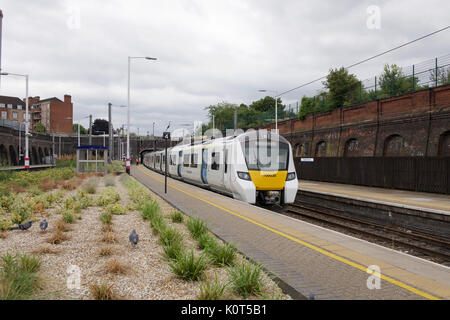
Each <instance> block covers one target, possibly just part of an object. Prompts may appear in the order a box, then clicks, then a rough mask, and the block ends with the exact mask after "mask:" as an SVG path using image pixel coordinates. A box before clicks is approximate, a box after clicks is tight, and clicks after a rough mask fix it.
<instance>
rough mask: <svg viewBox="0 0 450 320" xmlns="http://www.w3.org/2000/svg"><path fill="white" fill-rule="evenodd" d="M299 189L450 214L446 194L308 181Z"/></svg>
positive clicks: (449, 197)
mask: <svg viewBox="0 0 450 320" xmlns="http://www.w3.org/2000/svg"><path fill="white" fill-rule="evenodd" d="M299 189H300V190H304V191H309V192H316V193H322V194H328V195H333V196H338V197H344V198H351V199H355V200H361V201H367V202H376V203H382V204H386V205H390V206H397V207H403V208H411V209H415V210H423V211H439V212H440V213H446V214H450V196H449V195H444V194H436V193H425V192H412V191H403V190H394V189H383V188H372V187H365V186H356V185H348V184H339V183H329V182H320V181H306V180H299Z"/></svg>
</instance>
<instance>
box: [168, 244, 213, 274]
mask: <svg viewBox="0 0 450 320" xmlns="http://www.w3.org/2000/svg"><path fill="white" fill-rule="evenodd" d="M169 267H170V269H171V270H172V272H173V273H175V274H176V275H177V276H178V277H180V278H181V279H183V280H187V281H197V280H198V279H200V278H201V277H202V276H203V273H204V272H205V270H206V269H207V268H208V261H207V259H206V257H205V256H204V255H201V256H200V257H198V258H195V256H194V251H193V250H191V251H190V252H189V253H183V254H181V255H179V256H178V257H177V258H176V260H174V261H171V262H170V263H169Z"/></svg>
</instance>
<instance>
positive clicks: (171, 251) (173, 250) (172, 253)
mask: <svg viewBox="0 0 450 320" xmlns="http://www.w3.org/2000/svg"><path fill="white" fill-rule="evenodd" d="M163 250H164V254H165V255H166V257H167V258H168V259H169V260H177V259H178V258H179V257H180V256H181V255H182V254H184V246H183V243H182V242H176V241H175V242H172V243H171V244H170V245H168V246H163Z"/></svg>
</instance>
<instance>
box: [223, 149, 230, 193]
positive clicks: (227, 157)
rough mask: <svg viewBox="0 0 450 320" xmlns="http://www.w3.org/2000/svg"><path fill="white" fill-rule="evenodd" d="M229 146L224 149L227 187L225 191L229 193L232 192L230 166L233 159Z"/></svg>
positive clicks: (224, 178) (224, 180)
mask: <svg viewBox="0 0 450 320" xmlns="http://www.w3.org/2000/svg"><path fill="white" fill-rule="evenodd" d="M230 151H231V150H230V148H229V145H225V147H224V148H223V170H224V173H223V184H224V186H225V189H226V190H228V191H232V190H231V165H230V162H231V161H230V159H231V152H230Z"/></svg>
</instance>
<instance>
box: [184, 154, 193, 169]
mask: <svg viewBox="0 0 450 320" xmlns="http://www.w3.org/2000/svg"><path fill="white" fill-rule="evenodd" d="M190 157H191V156H190V155H189V154H185V155H184V159H183V167H189V159H190Z"/></svg>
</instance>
